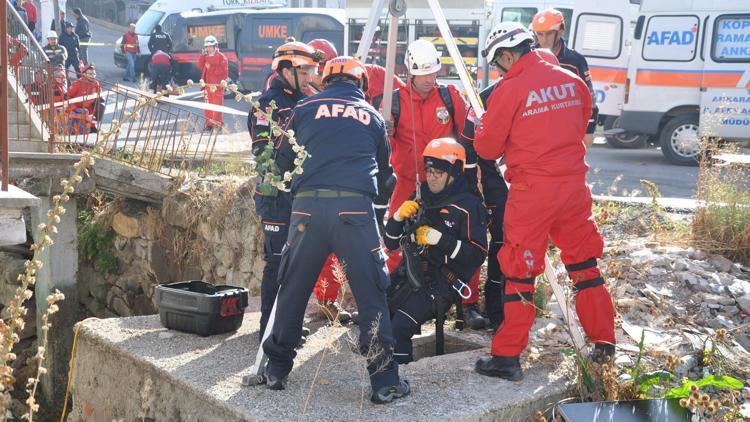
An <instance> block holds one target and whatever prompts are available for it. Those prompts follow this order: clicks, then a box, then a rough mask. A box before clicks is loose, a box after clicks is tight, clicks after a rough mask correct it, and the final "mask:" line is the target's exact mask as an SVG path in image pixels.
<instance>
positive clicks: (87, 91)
mask: <svg viewBox="0 0 750 422" xmlns="http://www.w3.org/2000/svg"><path fill="white" fill-rule="evenodd" d="M101 91H102V88H101V87H100V86H99V81H96V80H93V81H89V80H87V79H86V78H85V77H81V78H80V79H78V80H77V81H75V82H73V83H72V84H71V85H70V88H68V98H77V97H83V96H85V95H96V94H99V93H100V92H101ZM96 101H97V99H96V98H93V99H88V100H84V101H81V102H76V103H72V104H70V107H71V108H72V109H77V108H85V109H86V110H88V111H89V114H90V115H92V116H93V115H94V113H95V111H96V110H95V109H94V106H95V104H96Z"/></svg>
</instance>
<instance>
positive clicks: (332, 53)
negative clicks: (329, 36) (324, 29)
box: [307, 38, 339, 73]
mask: <svg viewBox="0 0 750 422" xmlns="http://www.w3.org/2000/svg"><path fill="white" fill-rule="evenodd" d="M307 45H309V46H310V47H312V48H314V49H316V50H318V51H322V52H323V59H322V60H321V61H320V64H319V65H318V71H319V72H321V73H323V68H324V67H325V65H326V62H327V61H328V60H331V59H332V58H334V57H336V56H338V55H339V53H338V52H337V51H336V47H334V46H333V44H331V42H330V41H328V40H325V39H323V38H316V39H314V40H312V41H310V42H309V43H307Z"/></svg>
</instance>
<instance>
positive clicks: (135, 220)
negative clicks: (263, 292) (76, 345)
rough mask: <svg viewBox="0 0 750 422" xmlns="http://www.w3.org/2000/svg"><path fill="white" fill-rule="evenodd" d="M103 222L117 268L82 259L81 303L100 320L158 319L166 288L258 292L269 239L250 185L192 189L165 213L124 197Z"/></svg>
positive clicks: (167, 203)
mask: <svg viewBox="0 0 750 422" xmlns="http://www.w3.org/2000/svg"><path fill="white" fill-rule="evenodd" d="M97 221H98V223H99V224H100V225H101V227H102V230H107V229H111V230H113V231H114V232H115V237H114V240H113V242H112V247H113V248H112V251H113V253H114V255H115V256H116V258H117V262H118V270H117V271H116V272H114V273H106V274H105V273H104V272H102V271H100V270H99V269H97V268H96V267H95V266H94V265H93V264H92V263H91V262H87V261H85V260H84V259H83V258H81V263H80V269H79V277H78V279H79V286H80V288H79V298H80V301H81V302H82V304H83V305H84V306H85V307H86V308H87V309H88V310H89V311H90V312H91V313H92V314H94V315H96V316H100V317H101V316H104V317H110V316H133V315H148V314H152V313H155V312H156V307H155V305H154V303H153V302H152V298H153V294H154V288H155V287H156V285H158V284H163V283H170V282H177V281H186V280H196V279H201V280H204V281H208V282H210V283H213V284H228V285H232V286H241V287H246V288H247V289H248V290H250V292H251V294H258V292H259V288H260V279H261V277H262V273H263V260H262V253H263V242H262V239H263V237H262V233H261V226H260V224H259V220H258V218H257V217H256V216H255V207H254V204H253V201H252V186H251V185H249V184H248V185H247V186H245V187H239V186H238V183H236V182H221V183H219V182H204V183H202V184H201V185H200V186H199V187H195V186H191V187H185V188H184V189H182V190H180V191H177V192H175V193H173V194H171V195H169V196H167V197H166V199H165V200H164V201H163V203H162V205H161V208H157V207H153V206H151V205H146V204H144V203H141V202H138V201H133V200H128V201H125V200H122V199H120V200H117V201H114V202H112V203H110V204H109V205H108V206H107V207H106V208H105V210H104V211H103V212H101V213H100V215H99V216H98V217H97Z"/></svg>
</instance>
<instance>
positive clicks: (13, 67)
mask: <svg viewBox="0 0 750 422" xmlns="http://www.w3.org/2000/svg"><path fill="white" fill-rule="evenodd" d="M8 9H10V10H11V11H12V12H11V13H8V15H7V19H4V20H3V22H4V23H6V24H7V26H8V36H7V37H6V38H7V40H6V41H8V42H9V43H10V44H12V45H9V46H8V47H6V48H5V49H4V51H5V52H6V53H7V52H8V51H13V58H11V59H10V60H9V61H6V62H5V63H7V65H6V66H3V67H4V68H5V69H7V70H8V73H9V76H10V77H9V82H8V86H9V87H10V88H11V89H10V90H15V92H16V98H12V102H11V107H9V108H7V110H9V111H8V116H9V118H10V117H12V116H15V122H14V123H13V124H12V125H11V127H12V128H14V129H15V131H12V133H11V135H10V139H11V140H12V143H14V144H16V145H17V146H21V147H23V148H25V149H27V150H29V149H31V150H38V151H40V150H47V151H48V152H56V151H57V152H60V151H62V152H66V151H71V152H73V151H78V150H81V149H92V148H94V146H96V147H98V148H99V151H100V153H102V154H103V155H104V156H106V157H107V158H109V159H112V160H115V161H120V162H123V163H127V164H130V165H133V166H137V167H141V168H144V169H147V170H149V171H152V172H157V173H161V174H164V175H167V176H178V175H180V174H182V173H183V172H185V171H187V170H190V169H191V167H192V165H193V163H196V162H200V163H201V164H202V165H203V166H204V167H203V168H204V169H207V168H208V167H209V164H210V161H211V157H212V155H213V149H214V145H215V143H216V139H217V135H218V133H217V132H216V131H210V132H204V131H203V128H204V126H205V125H206V123H207V119H206V118H205V117H204V116H203V115H201V114H197V113H195V112H194V111H190V110H186V109H183V108H181V107H179V106H176V105H173V104H168V103H166V104H164V103H161V102H155V101H151V100H152V99H153V95H149V94H147V93H144V92H143V91H139V90H137V89H134V88H129V87H125V86H122V85H119V84H114V85H112V84H109V83H106V82H102V81H97V80H92V81H95V82H96V83H98V84H99V89H98V90H93V91H94V92H92V93H90V94H89V95H86V96H84V97H79V98H69V96H68V95H67V91H66V90H67V89H68V88H67V81H66V79H65V78H63V77H61V78H57V79H56V78H55V75H56V73H55V69H53V67H52V63H51V61H50V58H48V57H47V56H46V54H45V53H44V49H43V47H42V46H41V45H40V44H39V43H38V42H37V41H36V39H35V38H34V37H33V34H32V33H31V31H29V30H28V28H27V27H26V25H25V24H24V23H23V21H22V19H21V17H20V15H19V14H18V13H17V12H16V11H15V10H14V9H13V7H12V6H11V5H10V4H9V3H8ZM57 75H60V72H58V73H57ZM66 76H68V77H69V76H73V77H74V79H75V77H77V75H74V74H72V73H70V74H66ZM73 83H75V81H73ZM80 83H83V81H82V82H79V84H80ZM71 86H72V84H71ZM76 96H78V95H77V94H76ZM135 111H137V113H134V112H135ZM32 123H33V124H32ZM36 128H41V133H38V132H37V133H36V134H35V133H34V132H36ZM117 129H119V130H117ZM103 134H106V136H103ZM6 138H8V137H6ZM45 144H46V145H45ZM45 146H46V148H45ZM7 149H8V148H7V147H3V151H6V150H7ZM4 174H5V173H4Z"/></svg>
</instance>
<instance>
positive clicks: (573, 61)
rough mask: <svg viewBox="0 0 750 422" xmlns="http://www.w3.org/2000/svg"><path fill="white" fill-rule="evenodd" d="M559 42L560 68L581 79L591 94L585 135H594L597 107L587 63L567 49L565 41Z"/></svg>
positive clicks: (573, 51)
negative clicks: (590, 105) (560, 45)
mask: <svg viewBox="0 0 750 422" xmlns="http://www.w3.org/2000/svg"><path fill="white" fill-rule="evenodd" d="M560 41H562V48H560V52H559V53H558V54H557V60H559V61H560V67H562V68H563V69H566V70H569V71H571V72H573V73H574V74H576V75H577V76H578V77H579V78H581V79H583V81H584V82H586V86H588V87H589V91H590V92H591V104H592V106H593V109H592V110H591V118H590V119H589V125H588V127H587V128H586V134H591V133H594V131H595V130H596V119H597V118H598V117H599V107H597V106H596V95H595V94H594V85H593V84H592V83H591V72H590V71H589V63H588V62H587V61H586V58H585V57H583V55H582V54H581V53H579V52H577V51H575V50H571V49H570V48H568V45H567V43H566V42H565V40H560Z"/></svg>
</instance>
